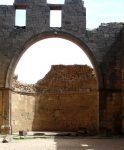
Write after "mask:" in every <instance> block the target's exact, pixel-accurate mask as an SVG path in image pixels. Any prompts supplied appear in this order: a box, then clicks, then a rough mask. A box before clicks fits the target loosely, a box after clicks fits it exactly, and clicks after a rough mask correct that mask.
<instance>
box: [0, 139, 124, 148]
mask: <svg viewBox="0 0 124 150" xmlns="http://www.w3.org/2000/svg"><path fill="white" fill-rule="evenodd" d="M0 150H124V138H113V139H83V138H48V139H45V138H43V139H32V140H29V139H28V140H13V141H11V142H10V143H2V139H1V141H0Z"/></svg>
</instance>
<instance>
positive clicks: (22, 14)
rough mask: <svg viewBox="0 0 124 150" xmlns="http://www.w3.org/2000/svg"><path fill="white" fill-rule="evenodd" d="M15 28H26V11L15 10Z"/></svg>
mask: <svg viewBox="0 0 124 150" xmlns="http://www.w3.org/2000/svg"><path fill="white" fill-rule="evenodd" d="M15 26H16V27H25V26H26V9H16V14H15Z"/></svg>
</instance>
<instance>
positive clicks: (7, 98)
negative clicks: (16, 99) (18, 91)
mask: <svg viewBox="0 0 124 150" xmlns="http://www.w3.org/2000/svg"><path fill="white" fill-rule="evenodd" d="M10 105H11V90H10V89H6V88H2V89H0V132H1V134H11V106H10Z"/></svg>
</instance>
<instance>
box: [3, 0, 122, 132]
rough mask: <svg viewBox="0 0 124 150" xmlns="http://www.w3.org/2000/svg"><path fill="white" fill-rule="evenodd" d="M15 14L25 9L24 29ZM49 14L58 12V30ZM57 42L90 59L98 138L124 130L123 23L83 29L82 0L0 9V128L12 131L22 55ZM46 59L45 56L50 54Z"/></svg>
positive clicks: (26, 0) (27, 0)
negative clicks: (16, 77) (73, 46)
mask: <svg viewBox="0 0 124 150" xmlns="http://www.w3.org/2000/svg"><path fill="white" fill-rule="evenodd" d="M17 9H25V10H26V26H25V27H20V26H18V27H17V26H15V12H16V10H17ZM50 10H62V18H61V19H62V26H61V27H59V28H58V27H54V28H53V27H50ZM50 37H59V38H64V39H68V40H70V41H72V42H74V43H75V44H77V45H78V46H80V47H81V48H82V50H84V51H85V52H86V54H87V55H88V57H89V58H90V60H91V62H92V64H93V66H94V70H95V73H96V77H97V81H98V92H99V133H106V134H107V133H111V134H122V133H123V131H124V109H123V106H124V101H123V99H124V98H123V97H124V96H123V95H124V94H123V93H124V90H123V89H124V86H123V85H124V84H123V76H124V58H123V56H124V52H123V50H124V40H123V39H124V24H123V23H108V24H104V23H102V24H101V25H100V26H99V27H98V28H97V29H94V30H87V29H86V9H85V7H84V3H83V1H82V0H65V4H63V5H60V4H48V3H47V2H46V0H35V1H34V0H15V2H14V4H13V5H12V6H0V70H1V72H0V125H1V126H2V128H4V129H5V130H6V131H7V132H9V131H11V127H12V125H11V109H10V108H11V102H12V101H11V100H12V99H11V95H12V86H11V85H12V77H13V72H14V69H15V67H16V65H17V63H18V60H19V59H20V58H21V56H22V54H23V53H24V52H25V51H26V50H27V48H28V47H29V46H31V45H32V44H34V43H35V42H37V41H39V40H42V39H46V38H50ZM48 55H49V54H48Z"/></svg>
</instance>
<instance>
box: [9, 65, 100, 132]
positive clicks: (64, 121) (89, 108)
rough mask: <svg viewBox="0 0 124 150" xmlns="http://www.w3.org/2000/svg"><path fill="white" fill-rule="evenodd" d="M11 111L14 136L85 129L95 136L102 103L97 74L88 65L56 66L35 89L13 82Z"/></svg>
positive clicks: (32, 86) (34, 86)
mask: <svg viewBox="0 0 124 150" xmlns="http://www.w3.org/2000/svg"><path fill="white" fill-rule="evenodd" d="M29 89H30V90H29ZM11 110H12V127H13V132H17V131H19V130H27V129H28V130H33V131H36V130H37V131H79V130H81V129H85V130H86V132H87V133H88V134H91V133H92V134H96V133H97V132H98V130H99V125H98V122H99V120H98V118H99V117H98V116H99V102H98V85H97V80H96V76H95V74H94V70H93V69H92V68H90V67H88V66H86V65H69V66H65V65H54V66H52V68H51V70H50V71H49V72H48V74H47V75H46V76H45V77H44V78H43V79H41V80H39V81H38V82H37V83H36V84H35V85H28V84H27V85H26V84H21V83H19V82H18V81H17V80H15V79H14V80H13V92H12V109H11ZM92 112H94V113H92Z"/></svg>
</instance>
